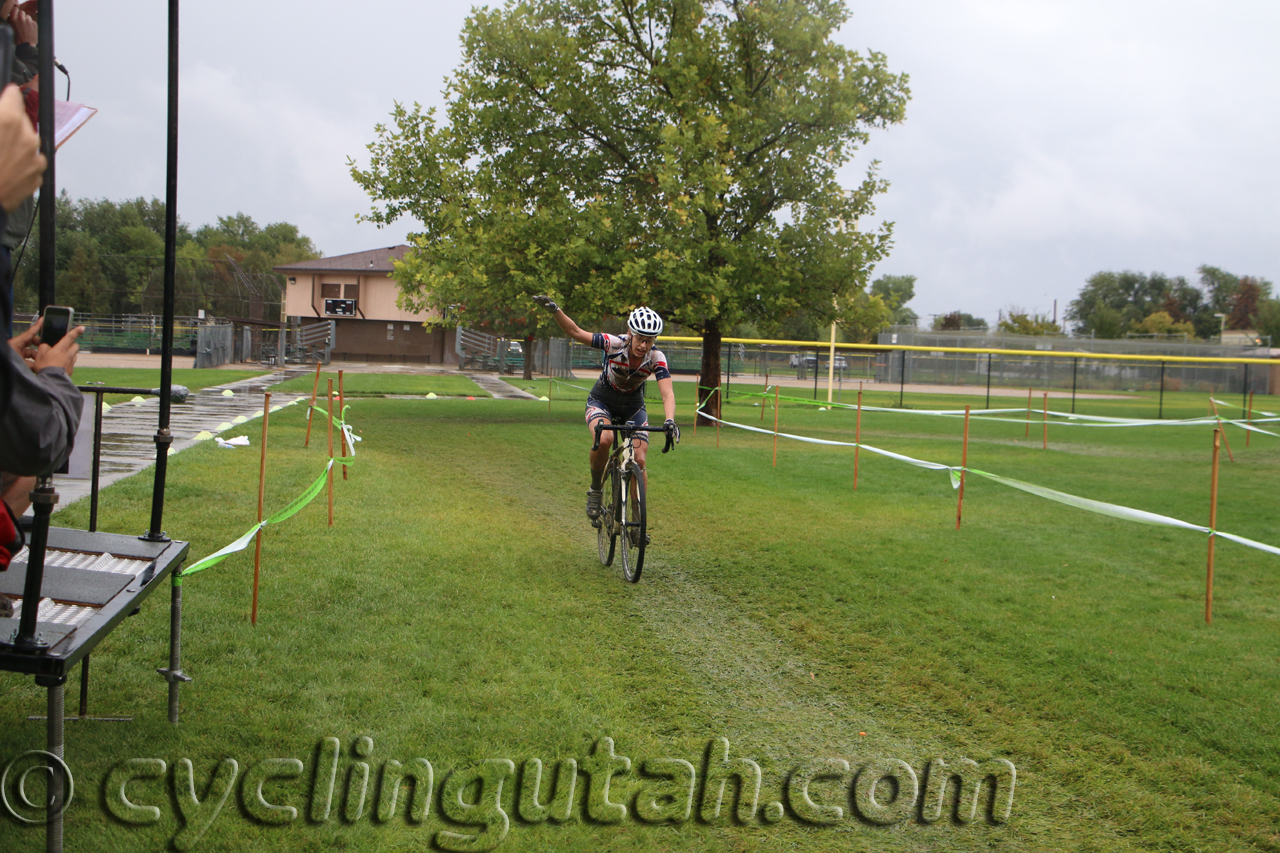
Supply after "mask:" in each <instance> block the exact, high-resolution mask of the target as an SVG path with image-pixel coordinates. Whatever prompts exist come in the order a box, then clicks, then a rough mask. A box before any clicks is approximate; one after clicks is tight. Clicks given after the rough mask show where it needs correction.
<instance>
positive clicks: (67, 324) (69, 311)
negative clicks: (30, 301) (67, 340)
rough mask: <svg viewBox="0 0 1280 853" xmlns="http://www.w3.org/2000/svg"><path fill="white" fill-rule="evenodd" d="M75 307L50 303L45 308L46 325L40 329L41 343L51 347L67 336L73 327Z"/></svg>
mask: <svg viewBox="0 0 1280 853" xmlns="http://www.w3.org/2000/svg"><path fill="white" fill-rule="evenodd" d="M74 316H75V309H74V308H70V307H68V306H66V305H48V306H46V307H45V309H44V326H43V327H41V329H40V343H42V344H48V345H49V346H51V347H54V346H57V345H58V341H60V340H62V339H63V338H64V337H66V334H67V332H69V331H71V329H72V323H71V321H72V319H73V318H74Z"/></svg>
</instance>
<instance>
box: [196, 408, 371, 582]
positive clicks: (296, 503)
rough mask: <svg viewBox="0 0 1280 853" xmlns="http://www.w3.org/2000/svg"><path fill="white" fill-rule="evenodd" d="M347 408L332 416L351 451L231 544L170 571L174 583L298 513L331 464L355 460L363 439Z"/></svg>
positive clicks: (316, 491)
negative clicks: (348, 417) (195, 561)
mask: <svg viewBox="0 0 1280 853" xmlns="http://www.w3.org/2000/svg"><path fill="white" fill-rule="evenodd" d="M350 408H351V407H350V406H343V407H342V411H341V413H340V417H335V418H333V425H334V426H336V427H337V428H338V429H339V430H340V431H341V432H342V433H343V434H344V435H346V436H347V447H349V448H351V455H350V456H343V457H341V458H337V459H333V458H331V459H330V460H329V462H328V464H326V465H325V466H324V470H323V471H321V472H320V476H319V477H316V479H315V482H313V483H312V484H311V485H310V486H308V487H307V489H306V491H304V492H303V493H302V494H300V495H298V496H297V497H296V498H294V499H293V500H291V501H290V502H289V503H288V504H286V505H285V507H284V508H283V509H281V510H280V511H279V512H277V513H275V514H274V515H271V516H268V517H267V518H264V519H263V520H262V521H260V522H258V523H257V524H255V525H254V526H253V527H251V528H249V529H248V530H247V531H245V534H244V535H243V536H241V537H240V538H239V539H237V540H236V541H234V542H232V543H231V544H230V545H228V546H226V547H225V548H223V549H221V550H219V551H216V552H214V553H212V554H210V555H209V556H207V557H205V558H204V559H203V560H200V561H199V562H197V563H192V564H191V565H190V566H187V567H186V568H185V569H183V570H182V571H180V572H175V573H174V575H173V582H174V584H175V585H178V586H181V584H182V581H183V580H184V579H185V578H187V577H189V576H191V575H194V574H195V573H196V572H202V571H204V570H205V569H207V568H209V567H210V566H216V565H217V564H218V563H221V562H222V561H223V560H225V559H226V558H227V557H230V556H231V555H232V554H235V553H237V552H239V551H243V550H244V549H245V548H247V547H249V543H250V542H252V541H253V537H254V536H256V535H257V533H258V531H259V530H261V529H262V528H264V527H266V526H267V525H268V524H279V523H280V522H282V521H286V520H288V519H290V518H292V517H293V516H295V515H297V514H298V513H299V512H300V511H301V510H302V508H303V507H304V506H306V505H307V504H309V503H311V502H312V501H313V500H315V498H316V495H318V494H320V491H321V490H322V489H323V488H324V484H325V478H326V477H327V476H328V475H329V471H330V470H331V469H332V468H333V466H334V465H351V464H354V462H355V458H356V445H355V443H356V442H357V441H362V439H361V438H360V436H358V435H354V434H353V433H352V431H351V425H350V424H348V423H347V422H346V416H347V409H350ZM312 409H314V410H315V411H317V412H321V413H322V414H323V413H324V412H323V410H322V409H320V408H319V407H318V406H308V407H307V417H308V418H310V417H311V410H312Z"/></svg>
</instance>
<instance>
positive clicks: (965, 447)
mask: <svg viewBox="0 0 1280 853" xmlns="http://www.w3.org/2000/svg"><path fill="white" fill-rule="evenodd" d="M968 467H969V407H968V406H965V407H964V443H963V444H961V445H960V499H959V500H958V501H956V530H959V529H960V513H961V512H962V511H963V510H964V472H965V469H966V468H968Z"/></svg>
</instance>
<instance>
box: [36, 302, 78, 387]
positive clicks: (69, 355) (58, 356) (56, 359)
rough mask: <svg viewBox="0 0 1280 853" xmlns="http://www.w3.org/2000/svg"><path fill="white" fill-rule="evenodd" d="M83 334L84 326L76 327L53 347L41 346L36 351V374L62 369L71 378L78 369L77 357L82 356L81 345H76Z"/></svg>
mask: <svg viewBox="0 0 1280 853" xmlns="http://www.w3.org/2000/svg"><path fill="white" fill-rule="evenodd" d="M40 319H41V320H43V319H44V318H43V317H41V318H40ZM83 334H84V326H76V327H75V328H74V329H72V330H71V331H69V332H67V333H66V334H65V335H63V336H62V340H60V341H58V342H57V343H56V344H54V345H53V346H49V345H48V344H41V345H40V348H39V349H38V350H37V351H36V373H39V372H40V371H41V370H44V369H45V368H46V367H61V368H62V369H63V370H65V371H66V372H67V375H68V376H70V375H71V374H72V372H73V371H74V370H75V368H76V356H77V355H79V354H80V345H79V344H78V343H76V338H78V337H80V336H81V335H83Z"/></svg>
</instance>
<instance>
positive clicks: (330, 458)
mask: <svg viewBox="0 0 1280 853" xmlns="http://www.w3.org/2000/svg"><path fill="white" fill-rule="evenodd" d="M328 397H329V476H328V486H329V526H330V527H333V380H332V379H330V380H329V394H328Z"/></svg>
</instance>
